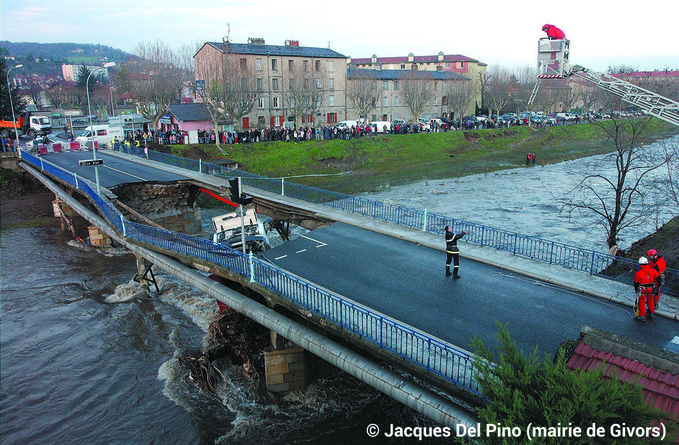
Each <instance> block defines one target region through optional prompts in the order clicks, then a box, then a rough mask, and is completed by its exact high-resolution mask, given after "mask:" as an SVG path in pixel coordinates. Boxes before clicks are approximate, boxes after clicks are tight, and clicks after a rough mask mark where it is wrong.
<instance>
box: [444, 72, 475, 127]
mask: <svg viewBox="0 0 679 445" xmlns="http://www.w3.org/2000/svg"><path fill="white" fill-rule="evenodd" d="M445 94H446V98H447V101H448V109H449V110H450V114H451V115H452V116H451V117H452V118H455V119H460V120H461V119H462V118H463V117H464V116H465V115H466V114H467V110H469V105H470V104H471V101H472V88H471V85H470V81H464V82H451V83H449V84H448V85H446V92H445Z"/></svg>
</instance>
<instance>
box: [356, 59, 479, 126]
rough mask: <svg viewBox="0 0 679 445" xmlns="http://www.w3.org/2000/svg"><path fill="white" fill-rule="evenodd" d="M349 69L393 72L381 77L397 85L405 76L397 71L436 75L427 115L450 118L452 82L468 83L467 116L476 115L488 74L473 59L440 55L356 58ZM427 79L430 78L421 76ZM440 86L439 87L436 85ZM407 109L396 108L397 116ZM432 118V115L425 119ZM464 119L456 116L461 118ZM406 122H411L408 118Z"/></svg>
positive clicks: (432, 78)
mask: <svg viewBox="0 0 679 445" xmlns="http://www.w3.org/2000/svg"><path fill="white" fill-rule="evenodd" d="M349 68H350V69H352V68H355V69H357V70H364V69H370V70H376V71H386V72H392V73H391V74H386V75H385V74H383V75H381V76H382V77H391V82H396V84H398V77H400V76H403V75H402V74H398V73H396V71H426V72H435V73H438V74H432V77H431V80H430V81H431V82H432V87H434V88H435V91H439V92H438V93H435V94H434V99H433V101H432V103H431V104H430V105H429V106H428V109H427V112H426V113H425V114H431V117H437V116H442V117H451V116H450V111H451V110H450V102H451V98H450V97H447V96H446V92H450V85H452V84H453V83H460V82H461V81H462V80H463V78H466V79H468V80H469V82H468V85H469V91H470V95H471V97H470V101H469V105H468V107H467V111H466V113H464V114H465V115H473V114H474V113H475V111H476V110H475V109H476V105H478V106H481V79H482V78H484V77H485V75H486V68H487V65H486V64H485V63H482V62H479V61H478V60H476V59H472V58H471V57H467V56H463V55H460V54H444V53H442V52H439V53H438V54H437V55H431V56H416V55H414V54H412V53H411V54H408V55H407V56H396V57H377V56H376V55H373V56H372V57H369V58H354V59H351V60H350V61H349ZM422 78H423V79H424V78H427V76H422ZM437 84H438V85H437ZM392 86H393V85H392ZM406 112H407V110H404V109H403V108H401V105H399V106H398V107H396V108H395V111H394V114H400V115H401V116H403V115H404V114H403V113H406ZM424 117H425V118H426V117H429V116H424ZM460 117H461V116H455V118H460ZM399 118H400V119H404V118H403V117H398V116H396V117H394V118H393V119H399ZM404 120H408V119H407V118H405V119H404Z"/></svg>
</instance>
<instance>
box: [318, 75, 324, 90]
mask: <svg viewBox="0 0 679 445" xmlns="http://www.w3.org/2000/svg"><path fill="white" fill-rule="evenodd" d="M316 88H318V89H319V90H320V89H321V88H323V84H322V83H321V79H320V78H318V77H317V78H316Z"/></svg>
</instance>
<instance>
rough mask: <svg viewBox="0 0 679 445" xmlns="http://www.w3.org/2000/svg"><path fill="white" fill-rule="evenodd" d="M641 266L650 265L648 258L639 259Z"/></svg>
mask: <svg viewBox="0 0 679 445" xmlns="http://www.w3.org/2000/svg"><path fill="white" fill-rule="evenodd" d="M639 264H641V265H644V264H648V258H646V257H645V256H642V257H641V258H639Z"/></svg>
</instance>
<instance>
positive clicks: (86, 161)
mask: <svg viewBox="0 0 679 445" xmlns="http://www.w3.org/2000/svg"><path fill="white" fill-rule="evenodd" d="M78 163H79V164H80V166H81V167H89V166H90V165H101V164H103V163H104V160H103V159H82V160H80V161H78Z"/></svg>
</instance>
